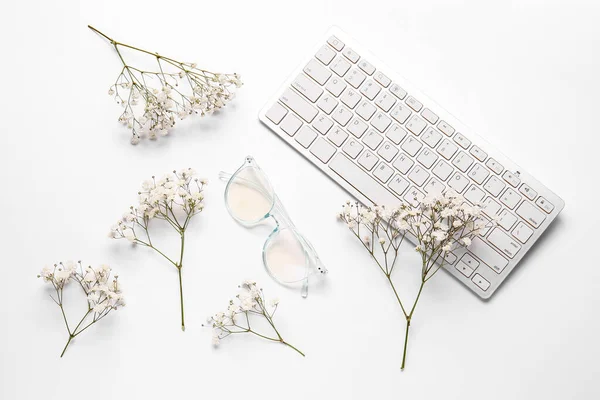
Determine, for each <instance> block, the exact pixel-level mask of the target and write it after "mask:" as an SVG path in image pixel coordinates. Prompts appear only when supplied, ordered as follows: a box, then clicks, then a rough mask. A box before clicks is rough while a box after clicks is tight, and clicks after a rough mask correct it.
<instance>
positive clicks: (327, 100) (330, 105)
mask: <svg viewBox="0 0 600 400" xmlns="http://www.w3.org/2000/svg"><path fill="white" fill-rule="evenodd" d="M337 105H338V101H337V100H336V99H334V98H333V97H332V96H330V95H329V94H327V93H325V94H324V95H323V96H321V99H320V100H319V102H318V103H317V106H318V107H319V108H320V109H321V110H323V112H324V113H325V114H327V115H329V114H331V112H332V111H333V110H334V109H335V107H337Z"/></svg>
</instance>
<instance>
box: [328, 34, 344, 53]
mask: <svg viewBox="0 0 600 400" xmlns="http://www.w3.org/2000/svg"><path fill="white" fill-rule="evenodd" d="M327 43H329V44H330V45H331V47H333V48H334V49H336V50H337V51H342V49H343V48H344V42H342V41H341V40H340V39H338V38H337V37H335V36H331V37H330V38H329V39H327Z"/></svg>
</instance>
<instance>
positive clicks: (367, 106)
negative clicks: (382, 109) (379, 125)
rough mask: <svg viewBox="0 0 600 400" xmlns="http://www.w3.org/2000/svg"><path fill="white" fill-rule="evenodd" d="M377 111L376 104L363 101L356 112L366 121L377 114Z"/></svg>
mask: <svg viewBox="0 0 600 400" xmlns="http://www.w3.org/2000/svg"><path fill="white" fill-rule="evenodd" d="M375 111H377V109H376V108H375V106H374V105H373V104H371V103H369V102H368V101H363V102H361V103H360V105H359V106H358V108H357V109H356V113H357V114H358V115H360V116H361V117H362V118H363V119H364V120H365V121H368V120H369V119H370V118H371V117H372V116H373V114H375Z"/></svg>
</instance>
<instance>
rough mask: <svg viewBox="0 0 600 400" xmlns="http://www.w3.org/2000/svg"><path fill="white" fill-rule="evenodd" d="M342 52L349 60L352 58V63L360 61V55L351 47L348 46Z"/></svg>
mask: <svg viewBox="0 0 600 400" xmlns="http://www.w3.org/2000/svg"><path fill="white" fill-rule="evenodd" d="M342 54H343V55H344V57H346V58H347V59H348V60H350V61H351V62H352V64H356V63H357V62H358V60H359V59H360V56H359V55H358V53H356V52H355V51H354V50H352V49H351V48H350V47H346V48H345V49H344V51H343V52H342Z"/></svg>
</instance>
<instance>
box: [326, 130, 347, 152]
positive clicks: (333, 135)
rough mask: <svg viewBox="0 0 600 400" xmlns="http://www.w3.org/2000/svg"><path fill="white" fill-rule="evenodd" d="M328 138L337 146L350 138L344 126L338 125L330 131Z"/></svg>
mask: <svg viewBox="0 0 600 400" xmlns="http://www.w3.org/2000/svg"><path fill="white" fill-rule="evenodd" d="M327 139H329V140H331V143H333V144H335V145H336V146H337V147H340V146H341V145H342V144H344V142H345V141H346V139H348V134H347V133H346V132H344V130H343V129H342V128H340V127H339V126H336V127H335V128H333V129H332V130H330V131H329V134H328V135H327Z"/></svg>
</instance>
